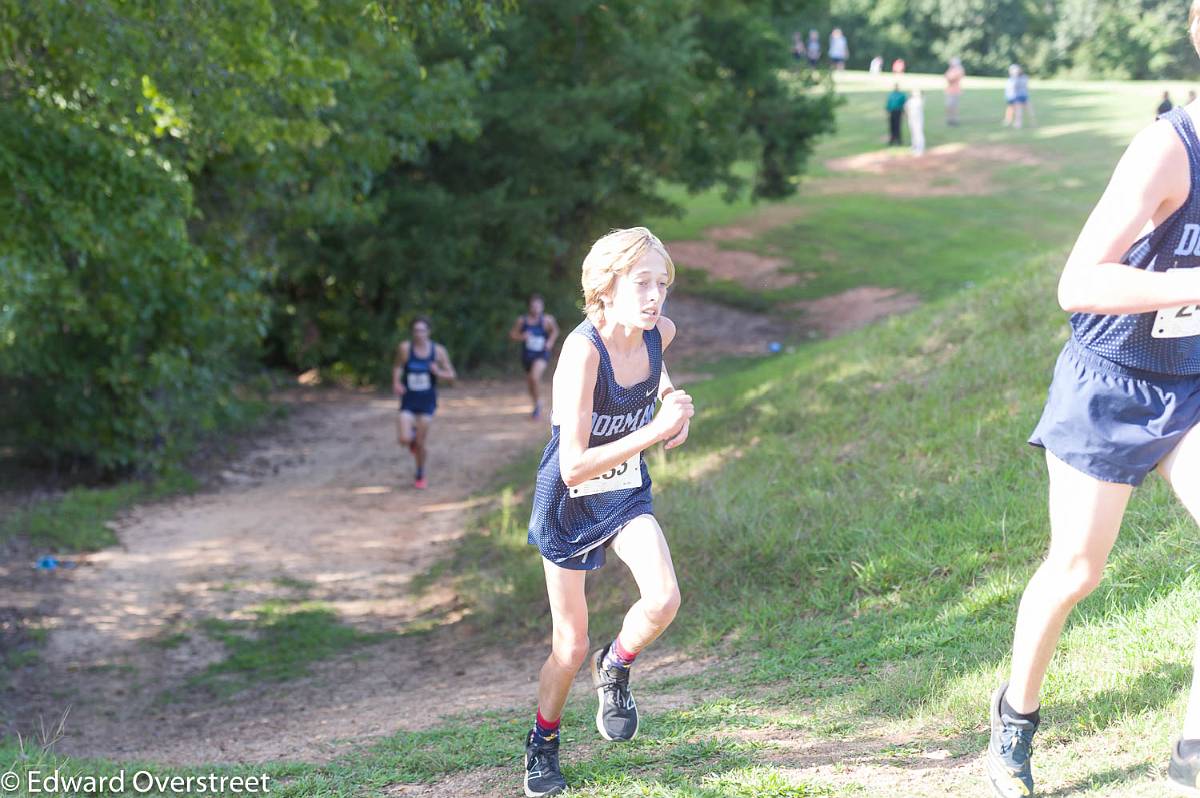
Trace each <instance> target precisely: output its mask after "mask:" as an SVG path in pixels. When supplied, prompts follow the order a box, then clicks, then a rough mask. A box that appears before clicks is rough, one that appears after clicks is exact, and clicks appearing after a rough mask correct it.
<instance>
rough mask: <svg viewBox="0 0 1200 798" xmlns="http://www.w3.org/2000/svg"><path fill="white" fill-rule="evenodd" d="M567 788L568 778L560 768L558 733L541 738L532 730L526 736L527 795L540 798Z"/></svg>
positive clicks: (527, 797) (531, 797)
mask: <svg viewBox="0 0 1200 798" xmlns="http://www.w3.org/2000/svg"><path fill="white" fill-rule="evenodd" d="M565 789H567V780H566V779H564V778H563V774H562V771H561V770H559V769H558V734H557V733H555V735H554V737H553V738H551V739H549V740H539V739H537V735H535V734H534V733H533V732H532V731H531V732H529V736H528V737H527V738H525V795H526V798H540V797H541V796H543V795H558V794H559V793H560V792H562V791H563V790H565Z"/></svg>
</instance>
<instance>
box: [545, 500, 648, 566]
mask: <svg viewBox="0 0 1200 798" xmlns="http://www.w3.org/2000/svg"><path fill="white" fill-rule="evenodd" d="M643 515H653V513H650V512H644V513H638V514H637V515H636V516H634V518H630V519H629V521H626V522H625V523H623V524H621V525H620V526H619V527H617V528H616V529H614V530H613V532H612V534H611V535H609V536H608V537H606V538H605V539H604V540H602V541H600V542H599V543H597V544H596V545H594V546H593V547H592V548H590V549H588V550H587V551H585V552H583V553H581V554H576V555H575V556H574V557H568V558H567V559H565V560H563V561H562V562H556V563H554V564H555V565H557V566H558V567H559V568H566V569H567V570H568V571H597V570H599V569H601V568H603V567H604V564H605V563H606V562H608V547H609V546H611V545H612V544H613V541H614V540H616V539H617V535H619V534H621V530H622V529H624V528H625V527H627V526H629V524H630V522H631V521H633V520H635V519H636V518H641V517H642V516H643ZM543 556H544V555H543ZM551 562H553V561H551Z"/></svg>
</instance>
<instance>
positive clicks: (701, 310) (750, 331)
mask: <svg viewBox="0 0 1200 798" xmlns="http://www.w3.org/2000/svg"><path fill="white" fill-rule="evenodd" d="M665 310H666V315H667V316H669V317H670V318H671V321H673V322H675V324H676V325H678V327H679V331H680V335H679V337H678V338H676V339H675V342H674V343H672V344H671V348H670V349H668V350H667V360H669V361H671V362H678V361H679V360H683V361H685V362H693V363H694V362H699V361H703V360H711V359H712V358H713V357H716V356H723V355H765V354H767V352H768V349H767V347H768V345H769V344H770V343H771V342H772V341H786V340H788V339H790V338H793V337H795V336H796V335H798V334H799V333H801V332H802V328H801V326H800V325H799V324H797V323H796V321H795V320H793V319H791V318H788V317H781V316H776V315H773V314H768V313H752V312H750V311H748V310H739V309H737V308H731V307H728V306H726V305H722V304H721V303H719V302H711V301H709V300H707V299H700V298H698V297H691V296H686V295H679V296H672V297H671V298H670V299H668V300H667V304H666V308H665ZM672 374H674V372H672ZM675 376H678V375H675Z"/></svg>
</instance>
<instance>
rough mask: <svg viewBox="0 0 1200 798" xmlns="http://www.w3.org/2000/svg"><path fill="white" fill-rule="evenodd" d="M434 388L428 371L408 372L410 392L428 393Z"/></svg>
mask: <svg viewBox="0 0 1200 798" xmlns="http://www.w3.org/2000/svg"><path fill="white" fill-rule="evenodd" d="M431 387H433V381H432V380H431V379H430V378H429V372H427V371H410V372H408V390H410V391H428V390H429V389H430V388H431Z"/></svg>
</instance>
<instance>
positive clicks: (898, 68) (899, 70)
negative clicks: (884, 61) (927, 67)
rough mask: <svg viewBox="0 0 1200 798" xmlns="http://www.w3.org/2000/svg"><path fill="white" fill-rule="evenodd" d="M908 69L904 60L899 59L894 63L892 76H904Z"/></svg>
mask: <svg viewBox="0 0 1200 798" xmlns="http://www.w3.org/2000/svg"><path fill="white" fill-rule="evenodd" d="M907 68H908V65H907V64H905V63H904V59H903V58H897V59H896V60H895V61H893V62H892V74H893V75H903V74H904V70H905V69H907Z"/></svg>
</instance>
